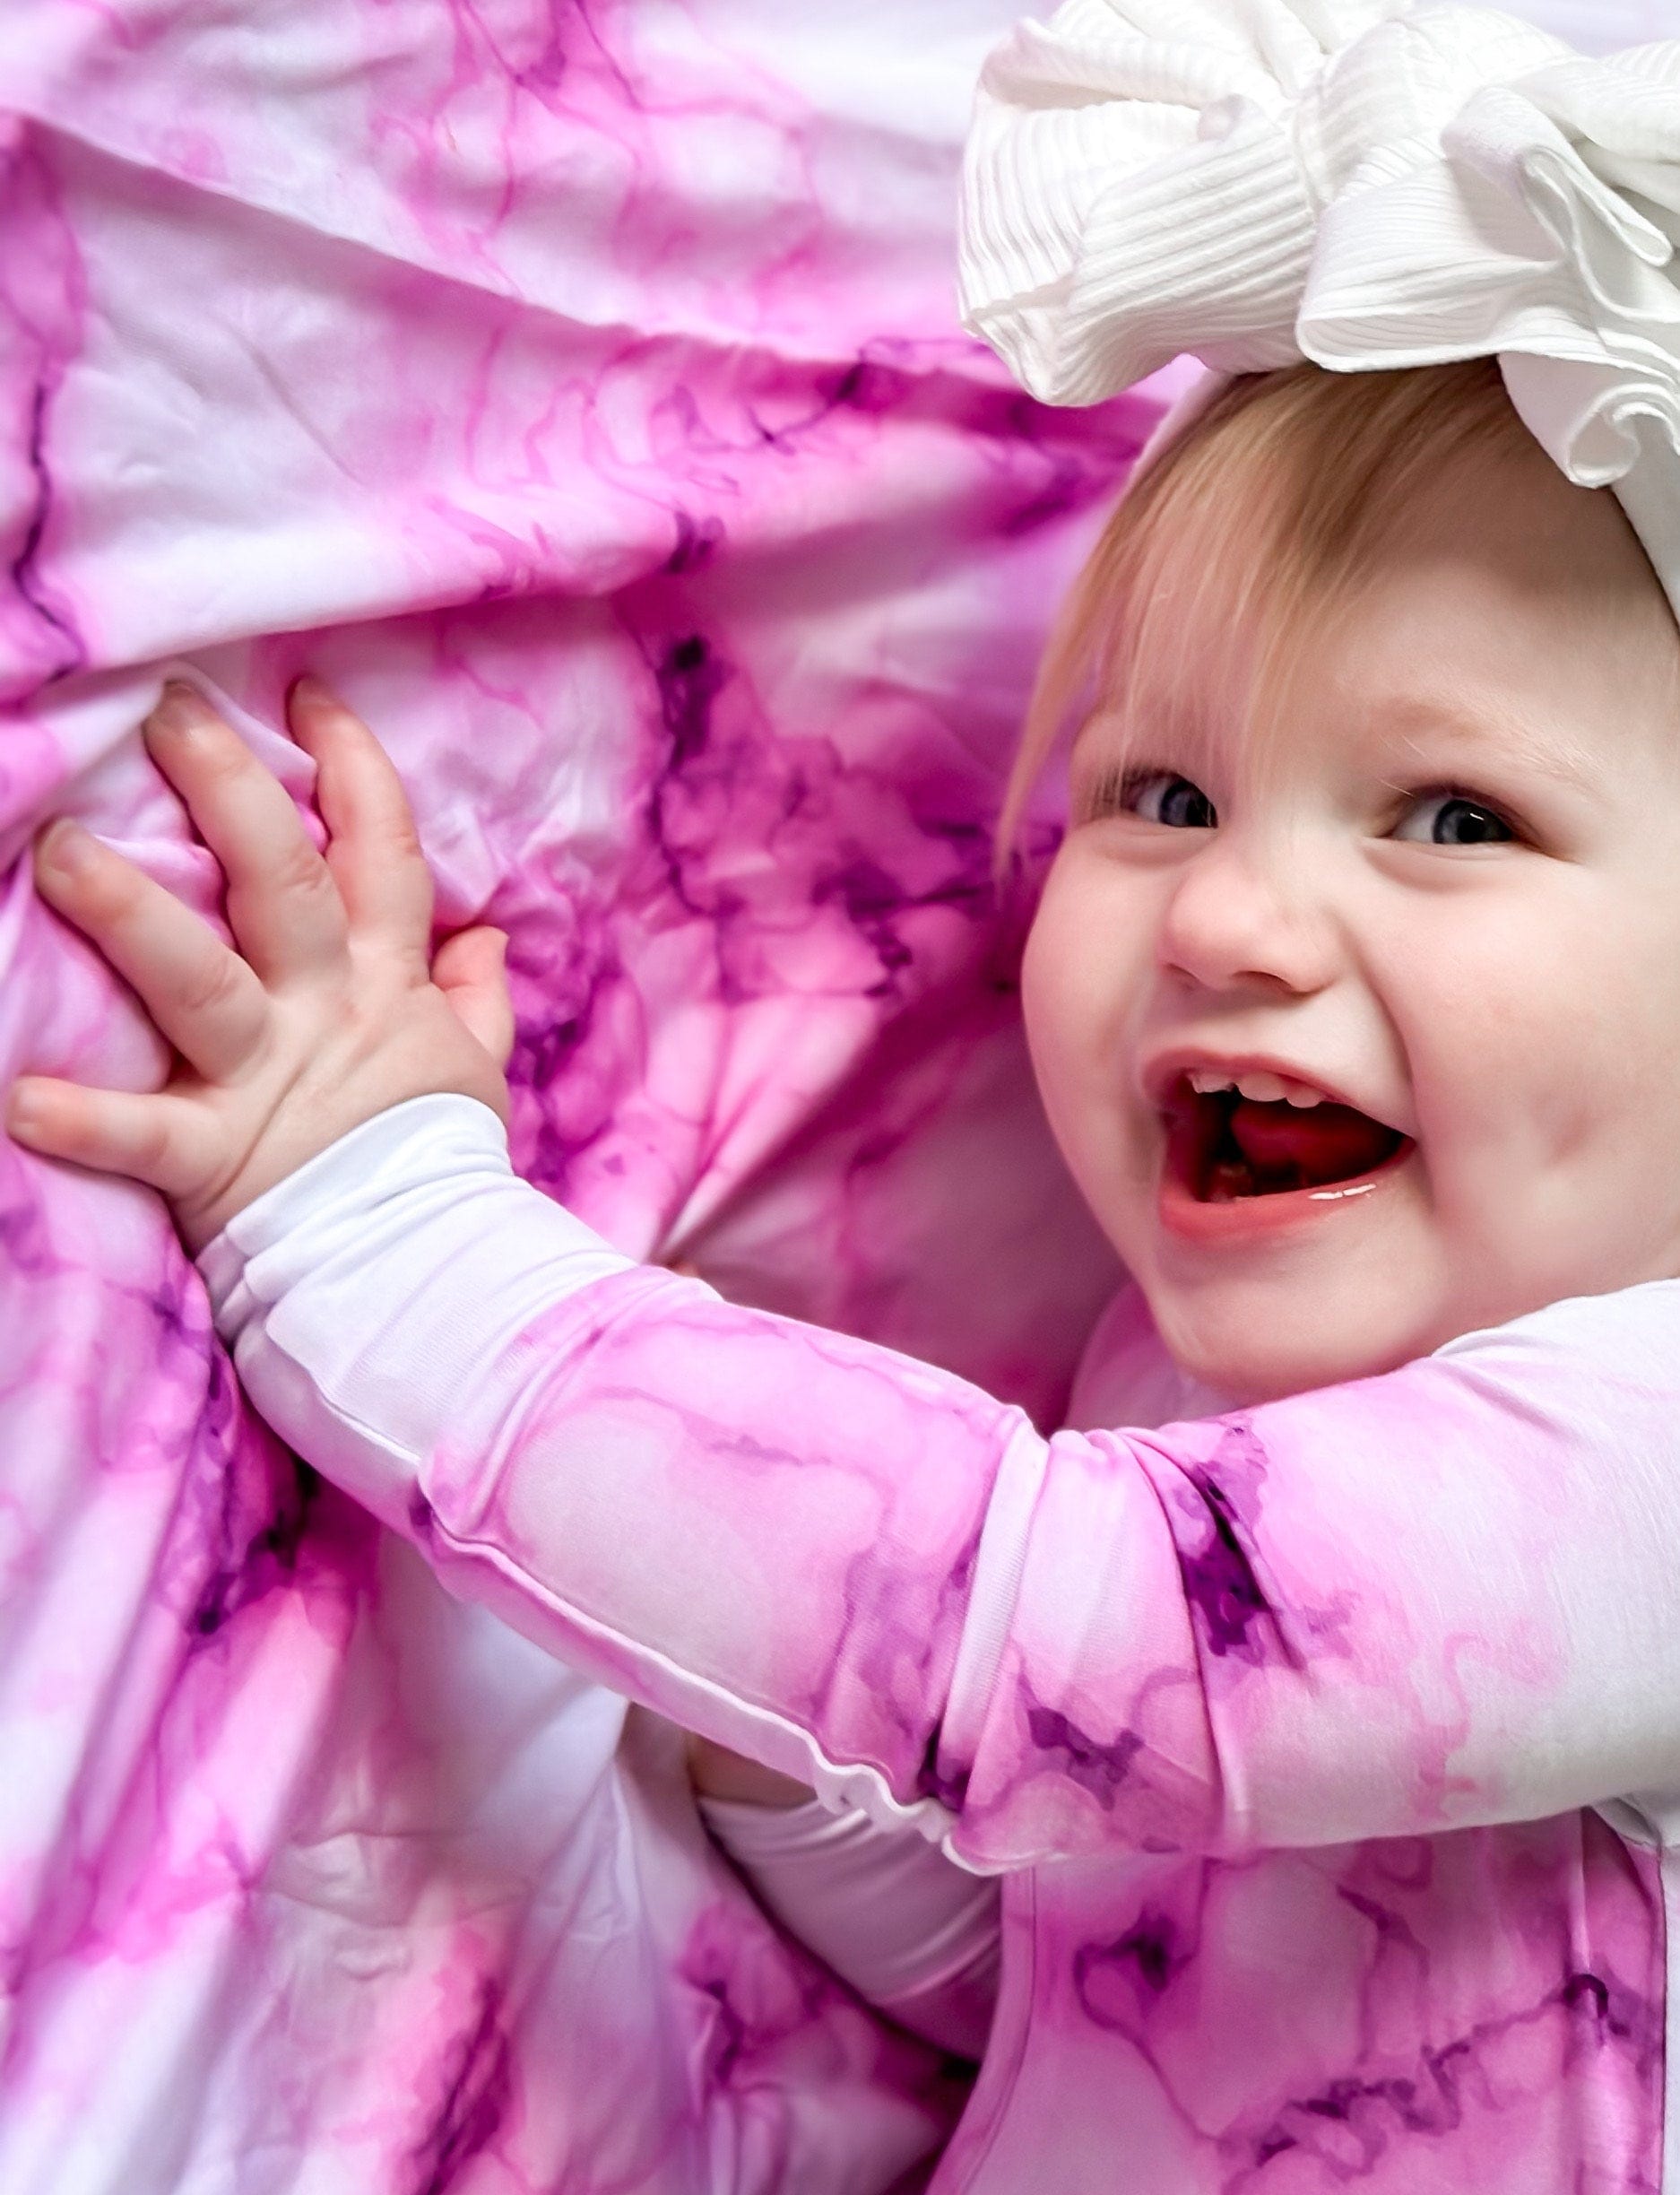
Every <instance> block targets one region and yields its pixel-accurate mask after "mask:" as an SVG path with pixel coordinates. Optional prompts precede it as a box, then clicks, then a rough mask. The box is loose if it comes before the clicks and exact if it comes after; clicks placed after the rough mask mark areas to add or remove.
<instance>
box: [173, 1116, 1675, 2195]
mask: <svg viewBox="0 0 1680 2195" xmlns="http://www.w3.org/2000/svg"><path fill="white" fill-rule="evenodd" d="M201 1263H202V1264H203V1266H204V1271H205V1273H206V1276H207V1278H208V1280H210V1282H211V1285H212V1300H213V1301H214V1302H215V1304H216V1306H217V1318H218V1324H219V1327H220V1328H221V1331H222V1332H223V1333H224V1334H225V1335H226V1336H227V1337H228V1338H229V1340H230V1341H232V1342H233V1344H234V1348H235V1355H236V1361H237V1363H238V1366H239V1370H240V1374H241V1376H242V1377H243V1378H244V1379H245V1380H246V1382H247V1384H248V1386H249V1390H250V1392H251V1394H252V1397H253V1399H254V1400H255V1402H256V1403H257V1405H258V1407H259V1408H260V1409H261V1410H263V1411H264V1414H265V1415H266V1416H267V1417H268V1418H269V1419H270V1420H271V1421H272V1422H273V1424H274V1425H276V1426H277V1427H281V1429H282V1430H283V1431H284V1432H285V1433H286V1435H287V1436H288V1437H289V1438H290V1439H291V1440H293V1441H295V1442H296V1444H297V1445H298V1447H299V1450H300V1452H301V1453H305V1454H307V1455H308V1456H310V1457H311V1458H312V1459H313V1460H314V1461H315V1462H316V1463H317V1464H318V1465H319V1466H320V1467H321V1469H322V1470H323V1471H325V1472H326V1473H327V1474H328V1476H329V1477H330V1478H331V1479H333V1481H334V1483H336V1484H338V1485H340V1486H341V1487H342V1488H345V1489H347V1490H348V1491H350V1492H351V1493H352V1494H353V1495H354V1496H355V1497H357V1498H358V1499H359V1500H362V1501H364V1502H366V1503H367V1504H368V1506H370V1507H371V1508H373V1509H374V1510H375V1511H376V1512H377V1514H380V1515H382V1516H384V1517H385V1518H386V1519H387V1520H388V1521H389V1522H390V1523H392V1524H393V1525H394V1527H395V1528H396V1529H398V1530H401V1531H404V1532H406V1533H407V1534H408V1535H409V1536H410V1537H411V1539H412V1540H413V1541H414V1542H415V1544H416V1545H417V1546H418V1547H419V1548H420V1549H421V1550H422V1551H423V1552H424V1553H425V1554H426V1556H427V1557H428V1559H429V1561H430V1562H431V1563H432V1564H433V1566H435V1567H436V1569H437V1572H438V1574H439V1575H440V1576H442V1577H443V1578H444V1579H445V1580H446V1582H447V1583H450V1584H451V1585H452V1586H453V1587H454V1588H455V1590H456V1591H457V1592H460V1593H461V1594H462V1595H463V1597H464V1598H467V1599H471V1600H473V1601H479V1602H481V1603H482V1604H483V1605H485V1606H488V1607H489V1608H491V1609H496V1610H497V1611H498V1612H499V1613H500V1614H501V1615H502V1616H504V1617H505V1618H506V1619H507V1621H508V1622H510V1623H511V1624H514V1625H516V1626H518V1627H520V1628H521V1629H523V1630H524V1631H526V1632H527V1633H528V1634H529V1635H531V1636H532V1637H533V1639H535V1640H537V1641H538V1642H539V1643H541V1644H547V1645H549V1646H550V1648H551V1649H552V1650H553V1651H554V1652H555V1653H558V1654H559V1655H561V1656H562V1657H564V1658H565V1659H567V1661H571V1662H572V1663H574V1664H575V1665H576V1666H577V1667H579V1668H584V1669H589V1670H593V1671H594V1672H595V1673H596V1674H598V1675H599V1676H601V1677H602V1678H603V1679H605V1680H607V1681H609V1682H611V1683H613V1684H615V1685H618V1686H620V1687H622V1688H623V1689H624V1690H626V1691H627V1692H628V1693H630V1694H631V1695H632V1696H636V1698H638V1699H640V1700H641V1701H643V1702H644V1703H645V1704H646V1705H651V1706H653V1707H655V1708H657V1709H658V1710H660V1711H661V1712H662V1713H666V1714H669V1715H671V1716H672V1717H673V1718H675V1719H677V1720H679V1721H681V1722H688V1723H691V1724H692V1725H694V1726H695V1727H697V1728H698V1729H700V1730H702V1731H706V1734H707V1735H709V1736H711V1737H714V1738H716V1739H719V1740H722V1741H723V1742H724V1743H726V1744H733V1745H735V1746H737V1747H739V1748H741V1749H743V1750H747V1751H750V1752H752V1753H755V1754H757V1755H758V1757H760V1758H761V1759H764V1760H766V1762H768V1763H769V1764H770V1765H772V1766H776V1767H780V1768H787V1769H791V1770H793V1771H795V1772H797V1773H800V1774H803V1775H805V1776H806V1777H807V1778H808V1779H809V1780H810V1781H811V1782H812V1783H815V1784H816V1785H817V1786H818V1790H819V1791H826V1792H830V1793H834V1794H837V1795H841V1796H844V1797H846V1798H848V1799H850V1800H853V1801H854V1802H857V1803H860V1804H862V1805H864V1806H866V1807H867V1808H868V1809H870V1811H871V1812H872V1813H874V1814H875V1815H876V1816H877V1818H879V1819H882V1820H884V1821H894V1820H903V1821H919V1822H920V1823H921V1824H922V1826H923V1827H924V1828H926V1829H928V1830H929V1831H930V1832H931V1833H933V1834H940V1833H943V1835H944V1838H945V1842H946V1845H947V1849H948V1851H949V1852H951V1853H952V1854H953V1855H954V1856H955V1857H956V1858H957V1859H959V1860H961V1861H965V1862H966V1863H967V1864H969V1865H970V1866H973V1867H975V1868H978V1869H980V1870H986V1871H998V1872H1003V1873H1005V1874H1006V1876H1007V1882H1006V1897H1005V1929H1004V1946H1003V1966H1002V1985H1001V1993H1000V2006H999V2011H998V2015H997V2019H996V2022H995V2024H994V2026H993V2029H992V2035H991V2038H990V2041H989V2043H988V2046H987V2051H986V2058H985V2063H984V2066H983V2071H982V2076H981V2084H980V2088H979V2091H978V2092H977V2094H976V2096H975V2099H974V2104H973V2106H972V2107H971V2109H970V2111H969V2113H968V2114H967V2115H966V2118H965V2120H964V2122H963V2124H962V2126H961V2127H960V2128H959V2130H958V2132H957V2138H956V2140H955V2142H954V2144H953V2146H952V2148H951V2150H950V2152H949V2154H948V2157H947V2160H946V2162H945V2164H944V2165H943V2166H942V2167H941V2170H940V2174H939V2175H938V2177H937V2179H936V2182H935V2185H936V2186H937V2187H938V2188H940V2190H941V2191H947V2195H958V2191H962V2195H1015V2191H1018V2190H1019V2189H1021V2188H1023V2187H1027V2186H1030V2187H1032V2188H1033V2189H1035V2190H1044V2191H1046V2195H1081V2191H1085V2190H1087V2189H1089V2188H1091V2187H1092V2186H1102V2185H1106V2184H1115V2183H1118V2184H1136V2185H1139V2186H1147V2187H1162V2188H1166V2189H1171V2190H1172V2191H1173V2195H1234V2191H1239V2190H1240V2191H1248V2190H1251V2189H1260V2190H1262V2191H1266V2195H1269V2191H1271V2190H1272V2189H1274V2188H1283V2189H1285V2190H1286V2191H1289V2195H1329V2191H1331V2190H1333V2189H1336V2188H1338V2187H1341V2186H1343V2185H1346V2184H1348V2183H1349V2182H1354V2183H1356V2184H1358V2185H1360V2186H1365V2187H1370V2188H1373V2189H1375V2190H1379V2191H1381V2195H1448V2191H1459V2195H1461V2191H1463V2190H1465V2189H1466V2188H1469V2187H1477V2188H1483V2189H1485V2190H1487V2191H1489V2195H1580V2190H1581V2189H1583V2188H1590V2189H1593V2190H1595V2191H1610V2190H1615V2191H1618V2195H1650V2191H1654V2190H1655V2189H1656V2188H1657V2187H1658V2184H1659V2174H1660V2173H1661V2172H1662V2170H1663V2165H1664V2139H1663V2130H1664V2119H1665V2086H1666V2083H1667V2079H1668V2078H1669V2075H1668V2069H1667V2046H1666V2037H1665V2029H1666V2026H1667V2023H1668V2021H1669V2019H1670V2017H1671V2012H1670V2008H1671V2006H1672V2004H1673V2001H1674V2000H1673V1996H1672V1992H1671V1991H1670V1989H1669V1987H1668V1985H1667V1981H1666V1979H1665V1964H1666V1962H1671V1961H1672V1950H1671V1947H1670V1943H1669V1939H1668V1930H1667V1922H1666V1919H1665V1899H1666V1898H1671V1897H1673V1896H1674V1895H1675V1893H1676V1889H1680V1876H1677V1874H1676V1864H1675V1863H1676V1857H1680V1853H1676V1851H1675V1849H1674V1846H1675V1844H1676V1832H1677V1831H1680V1809H1676V1806H1675V1805H1674V1803H1673V1800H1674V1795H1676V1794H1680V1722H1676V1717H1675V1714H1674V1700H1675V1698H1676V1696H1677V1695H1680V1626H1676V1623H1675V1620H1674V1615H1675V1599H1676V1576H1677V1575H1680V1508H1677V1507H1676V1502H1675V1489H1676V1482H1677V1480H1680V1465H1677V1464H1676V1455H1675V1448H1674V1431H1673V1428H1674V1424H1675V1419H1676V1410H1677V1409H1680V1370H1677V1369H1676V1366H1680V1357H1677V1356H1676V1346H1675V1344H1676V1329H1677V1327H1680V1281H1675V1280H1666V1281H1659V1282H1654V1283H1650V1284H1649V1285H1647V1286H1645V1287H1642V1288H1632V1289H1629V1290H1627V1291H1625V1292H1624V1293H1623V1294H1621V1295H1617V1296H1611V1297H1587V1298H1580V1299H1576V1300H1574V1301H1572V1302H1567V1303H1563V1304H1560V1305H1555V1306H1552V1307H1551V1308H1550V1309H1548V1310H1546V1311H1544V1312H1540V1313H1537V1314H1534V1315H1532V1316H1530V1317H1528V1318H1524V1319H1520V1320H1517V1321H1515V1322H1514V1323H1511V1325H1509V1326H1507V1327H1503V1328H1500V1329H1497V1330H1494V1331H1492V1332H1485V1333H1479V1334H1472V1335H1467V1336H1465V1337H1463V1338H1462V1339H1460V1340H1458V1341H1455V1342H1452V1343H1450V1344H1448V1345H1447V1346H1446V1347H1444V1348H1443V1349H1441V1350H1439V1351H1437V1352H1436V1353H1435V1355H1433V1357H1431V1358H1426V1359H1425V1360H1423V1361H1422V1362H1420V1363H1417V1364H1414V1365H1410V1366H1405V1367H1403V1368H1402V1369H1401V1370H1399V1371H1398V1372H1395V1373H1392V1374H1390V1375H1387V1376H1385V1377H1383V1378H1381V1379H1376V1380H1369V1381H1365V1382H1362V1383H1358V1384H1355V1385H1352V1386H1348V1387H1345V1388H1340V1389H1335V1390H1328V1391H1325V1392H1321V1393H1315V1394H1307V1395H1300V1396H1296V1397H1294V1398H1292V1399H1290V1400H1288V1401H1281V1402H1277V1403H1272V1404H1269V1405H1268V1406H1266V1407H1264V1408H1261V1409H1255V1410H1249V1411H1242V1412H1235V1413H1230V1414H1227V1415H1225V1416H1224V1417H1213V1418H1204V1419H1195V1420H1191V1421H1189V1422H1180V1423H1178V1424H1173V1425H1168V1426H1166V1427H1162V1428H1161V1429H1159V1430H1158V1431H1145V1430H1142V1429H1139V1428H1135V1429H1132V1430H1129V1431H1121V1432H1113V1431H1092V1432H1089V1433H1078V1432H1075V1431H1067V1432H1063V1433H1060V1434H1058V1435H1056V1436H1054V1437H1053V1438H1052V1439H1049V1440H1046V1439H1045V1438H1044V1437H1043V1436H1041V1435H1039V1434H1038V1433H1036V1432H1035V1430H1034V1429H1033V1427H1031V1425H1030V1424H1029V1423H1027V1422H1026V1420H1025V1419H1023V1417H1022V1416H1021V1413H1020V1412H1019V1411H1018V1410H1015V1409H1012V1408H1010V1407H1009V1406H1008V1405H1005V1404H1003V1403H1001V1402H999V1401H996V1400H995V1399H993V1398H992V1397H991V1396H989V1395H986V1394H984V1393H983V1392H981V1391H979V1390H978V1389H977V1388H975V1387H974V1386H972V1385H970V1384H967V1383H966V1382H964V1381H961V1380H959V1379H957V1378H956V1377H955V1376H954V1375H951V1374H949V1373H946V1372H940V1371H936V1370H935V1369H933V1368H932V1367H931V1366H927V1365H922V1364H917V1363H914V1362H913V1361H911V1360H909V1359H907V1358H903V1357H900V1356H896V1355H895V1354H893V1353H892V1352H889V1351H887V1350H883V1349H880V1348H879V1346H877V1345H873V1344H870V1343H867V1342H862V1341H857V1340H850V1339H846V1338H844V1337H842V1336H839V1335H836V1334H833V1333H827V1332H821V1331H819V1330H818V1329H815V1328H812V1327H809V1326H805V1325H801V1324H798V1323H794V1322H792V1321H788V1320H785V1319H777V1318H775V1317H773V1316H771V1315H769V1314H765V1313H762V1312H750V1311H745V1310H741V1309H740V1308H738V1307H736V1306H730V1305H726V1304H724V1303H723V1302H721V1301H720V1300H719V1299H718V1297H716V1296H715V1295H714V1293H713V1292H712V1291H711V1290H709V1289H706V1288H703V1287H701V1286H700V1285H698V1284H697V1283H696V1282H695V1281H693V1280H683V1279H679V1278H677V1277H674V1276H672V1275H671V1274H670V1273H664V1272H659V1271H653V1270H650V1269H648V1268H646V1267H636V1266H634V1265H630V1264H628V1263H627V1262H624V1261H623V1260H621V1259H619V1258H618V1257H617V1255H616V1254H612V1253H611V1252H610V1251H609V1250H608V1249H607V1248H606V1246H605V1245H602V1244H601V1243H600V1241H599V1238H597V1237H594V1236H591V1235H590V1234H589V1233H588V1231H587V1230H586V1229H585V1228H582V1227H581V1225H580V1224H579V1223H578V1222H577V1221H576V1220H575V1219H572V1218H571V1217H570V1216H569V1215H568V1214H567V1213H565V1212H564V1211H561V1210H558V1209H557V1208H556V1207H555V1206H554V1205H553V1204H552V1203H551V1202H550V1201H549V1200H547V1199H546V1198H544V1197H542V1196H541V1195H540V1194H539V1193H536V1192H535V1191H533V1190H532V1189H530V1188H528V1187H526V1186H525V1185H524V1184H521V1183H520V1182H518V1181H517V1180H516V1179H515V1177H514V1176H513V1175H512V1173H511V1171H510V1169H509V1167H508V1163H507V1154H506V1150H505V1147H504V1141H503V1137H502V1133H501V1130H500V1125H499V1124H498V1121H497V1119H496V1116H495V1115H493V1114H492V1113H490V1112H489V1110H488V1108H486V1107H485V1106H481V1105H477V1104H475V1103H473V1102H472V1100H470V1099H464V1098H455V1097H446V1098H438V1097H433V1098H421V1099H417V1100H414V1101H411V1103H410V1104H408V1105H406V1106H397V1107H394V1108H393V1110H392V1111H391V1112H390V1113H388V1114H385V1115H381V1116H380V1117H379V1118H378V1119H377V1120H375V1121H372V1122H370V1123H368V1124H366V1125H364V1126H363V1127H362V1128H360V1129H358V1130H357V1131H355V1132H353V1133H352V1134H351V1135H350V1136H347V1137H345V1138H344V1139H342V1141H341V1142H340V1143H339V1144H337V1145H335V1146H334V1147H333V1149H332V1150H329V1151H327V1152H325V1153H324V1154H323V1155H322V1156H321V1157H319V1158H316V1159H315V1160H313V1161H312V1162H311V1163H310V1164H309V1165H308V1166H307V1167H303V1168H302V1169H300V1170H299V1173H298V1174H297V1175H295V1176H293V1177H292V1179H291V1180H290V1181H289V1182H287V1183H283V1184H281V1185H280V1186H279V1187H278V1188H276V1189H273V1190H271V1191H270V1192H269V1193H268V1194H267V1195H266V1196H264V1197H262V1198H259V1199H258V1200H257V1202H255V1204H253V1205H251V1206H250V1207H249V1208H247V1210H246V1211H244V1212H242V1213H241V1214H240V1215H239V1216H238V1218H237V1219H235V1220H234V1221H233V1222H232V1223H231V1224H230V1226H229V1228H228V1229H227V1231H226V1232H225V1234H224V1235H223V1236H221V1237H220V1238H218V1240H217V1242H216V1243H214V1244H212V1245H210V1246H209V1247H208V1248H207V1249H206V1250H205V1251H204V1254H203V1255H202V1258H201ZM1107 1338H1110V1339H1113V1338H1114V1337H1113V1327H1112V1324H1111V1326H1110V1329H1109V1333H1108V1336H1107ZM1102 1371H1103V1367H1102V1366H1100V1365H1095V1364H1094V1365H1093V1367H1092V1373H1093V1390H1094V1391H1095V1386H1096V1384H1098V1383H1099V1382H1100V1378H1101V1375H1102ZM1110 1392H1112V1390H1111V1391H1110ZM1080 1399H1081V1400H1084V1399H1085V1398H1083V1397H1081V1398H1080ZM1660 1792H1667V1793H1668V1794H1670V1797H1669V1800H1668V1802H1667V1805H1665V1804H1664V1803H1662V1802H1661V1801H1660V1800H1658V1799H1657V1798H1655V1797H1653V1796H1652V1794H1654V1793H1660ZM1619 1794H1644V1796H1643V1797H1642V1798H1641V1800H1640V1803H1639V1804H1637V1805H1631V1804H1624V1803H1620V1802H1619V1801H1618V1795H1619ZM1599 1804H1609V1805H1610V1808H1611V1815H1612V1818H1611V1819H1606V1818H1604V1817H1603V1816H1601V1815H1600V1814H1599V1813H1598V1812H1593V1811H1588V1810H1583V1809H1589V1808H1592V1807H1594V1806H1597V1805H1599ZM1665 1836H1666V1837H1667V1840H1668V1845H1669V1849H1668V1851H1667V1855H1666V1856H1664V1855H1663V1854H1662V1852H1661V1851H1660V1845H1661V1841H1662V1839H1663V1838H1664V1837H1665ZM1121 2173H1128V2174H1135V2178H1132V2179H1130V2180H1127V2179H1119V2178H1117V2176H1118V2175H1119V2174H1121ZM1672 2178H1673V2167H1672V2160H1670V2180H1671V2181H1672Z"/></svg>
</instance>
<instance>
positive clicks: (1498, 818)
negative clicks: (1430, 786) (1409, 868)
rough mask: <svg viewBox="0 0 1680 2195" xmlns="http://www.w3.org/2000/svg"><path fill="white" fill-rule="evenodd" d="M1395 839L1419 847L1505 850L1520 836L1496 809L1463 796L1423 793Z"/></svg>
mask: <svg viewBox="0 0 1680 2195" xmlns="http://www.w3.org/2000/svg"><path fill="white" fill-rule="evenodd" d="M1394 836H1395V837H1397V838H1399V839H1404V840H1407V841H1408V842H1409V843H1411V844H1412V845H1415V846H1504V845H1507V844H1509V843H1510V842H1511V840H1512V839H1514V838H1515V837H1516V836H1517V834H1516V832H1515V830H1513V829H1512V828H1511V825H1510V824H1509V823H1507V822H1506V820H1505V819H1504V817H1503V816H1502V815H1501V814H1500V812H1499V811H1498V810H1497V809H1496V808H1489V807H1488V806H1487V805H1486V804H1485V803H1484V802H1482V801H1477V800H1471V799H1470V798H1469V796H1468V794H1462V793H1451V792H1449V793H1422V794H1418V796H1417V798H1416V801H1415V802H1414V803H1412V805H1411V807H1409V808H1408V809H1407V811H1406V813H1405V815H1404V816H1403V817H1402V818H1401V819H1400V821H1399V825H1398V826H1397V827H1396V829H1395V831H1394Z"/></svg>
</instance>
